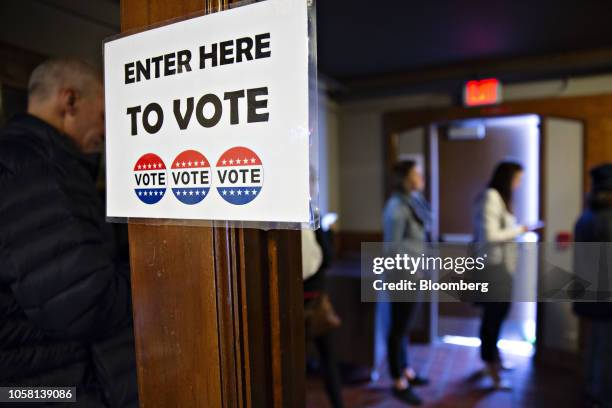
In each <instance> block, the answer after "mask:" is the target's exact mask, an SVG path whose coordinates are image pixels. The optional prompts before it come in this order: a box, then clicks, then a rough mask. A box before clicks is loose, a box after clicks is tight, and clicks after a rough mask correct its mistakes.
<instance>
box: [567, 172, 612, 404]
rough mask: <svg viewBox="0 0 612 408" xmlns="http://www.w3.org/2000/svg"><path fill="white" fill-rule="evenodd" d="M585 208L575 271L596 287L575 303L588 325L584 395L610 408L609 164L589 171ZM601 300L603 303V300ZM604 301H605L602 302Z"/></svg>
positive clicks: (611, 226) (611, 207)
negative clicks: (585, 393)
mask: <svg viewBox="0 0 612 408" xmlns="http://www.w3.org/2000/svg"><path fill="white" fill-rule="evenodd" d="M591 180H592V189H591V193H590V194H589V197H588V202H587V208H586V209H585V211H584V212H583V213H582V215H581V216H580V219H579V220H578V222H577V223H576V228H575V236H576V239H575V240H576V242H590V244H582V245H581V244H577V246H576V250H575V253H574V269H575V271H576V273H577V274H578V276H579V277H582V278H586V280H587V281H589V282H592V283H593V284H594V286H595V288H596V290H595V294H594V297H592V298H591V299H589V300H591V301H590V302H577V303H574V311H575V312H576V313H577V314H578V315H579V316H581V317H584V318H587V319H588V320H589V322H590V328H591V330H590V335H589V339H588V346H587V351H586V354H585V357H586V369H587V370H586V383H587V384H586V385H587V394H588V396H589V397H590V398H591V399H592V405H593V406H598V407H612V303H610V302H609V300H610V297H609V296H610V292H609V288H608V287H607V286H608V282H609V280H610V276H609V275H610V274H609V270H610V266H608V264H607V259H609V258H610V256H609V253H610V250H611V247H612V244H611V241H612V164H605V165H601V166H598V167H595V168H594V169H593V170H591ZM602 300H604V301H602ZM605 300H607V301H605Z"/></svg>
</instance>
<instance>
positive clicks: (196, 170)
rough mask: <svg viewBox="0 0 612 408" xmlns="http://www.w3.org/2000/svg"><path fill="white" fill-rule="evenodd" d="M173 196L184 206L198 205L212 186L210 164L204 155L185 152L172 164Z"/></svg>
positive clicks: (191, 151)
mask: <svg viewBox="0 0 612 408" xmlns="http://www.w3.org/2000/svg"><path fill="white" fill-rule="evenodd" d="M170 182H171V183H172V194H173V195H174V196H175V197H176V198H177V199H178V200H179V201H180V202H181V203H183V204H187V205H194V204H198V203H199V202H201V201H202V200H204V198H206V197H207V196H208V193H209V191H210V186H211V171H210V163H209V162H208V160H207V159H206V156H204V155H203V154H202V153H200V152H198V151H196V150H185V151H184V152H182V153H180V154H179V155H178V156H176V158H175V159H174V161H173V162H172V169H171V180H170Z"/></svg>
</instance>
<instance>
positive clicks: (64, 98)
mask: <svg viewBox="0 0 612 408" xmlns="http://www.w3.org/2000/svg"><path fill="white" fill-rule="evenodd" d="M76 100H77V95H76V91H75V90H74V89H72V88H63V89H60V91H59V102H60V106H61V108H62V111H63V112H65V113H66V114H69V115H73V114H74V113H75V111H76Z"/></svg>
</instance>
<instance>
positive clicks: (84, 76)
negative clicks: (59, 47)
mask: <svg viewBox="0 0 612 408" xmlns="http://www.w3.org/2000/svg"><path fill="white" fill-rule="evenodd" d="M101 81H102V77H101V75H100V72H99V71H98V70H97V69H96V68H94V67H93V66H92V65H90V64H88V63H87V62H85V61H81V60H79V59H73V58H53V59H50V60H47V61H45V62H43V63H42V64H40V65H39V66H37V67H36V68H35V69H34V71H33V72H32V75H30V80H29V82H28V98H29V99H31V98H37V99H45V98H46V97H48V96H50V95H51V94H52V93H53V91H55V90H57V89H60V88H63V87H71V88H74V89H75V90H77V91H80V92H82V93H87V92H88V91H89V90H90V89H91V84H92V83H99V84H100V83H101Z"/></svg>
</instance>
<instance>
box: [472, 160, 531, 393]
mask: <svg viewBox="0 0 612 408" xmlns="http://www.w3.org/2000/svg"><path fill="white" fill-rule="evenodd" d="M522 175H523V167H522V166H521V165H520V164H519V163H515V162H511V161H504V162H501V163H499V164H498V165H497V167H496V168H495V171H494V172H493V176H492V177H491V181H490V182H489V184H488V188H487V189H486V190H485V191H484V192H483V193H482V194H481V195H480V196H479V198H478V200H477V201H476V211H475V217H474V240H475V242H477V243H479V244H481V247H484V248H486V251H485V252H486V253H487V256H488V259H487V268H486V269H485V272H486V274H487V275H488V276H487V279H490V280H491V281H492V283H491V284H490V285H489V286H490V287H491V286H493V288H492V289H495V288H494V286H499V287H501V286H507V283H508V282H511V278H510V276H511V275H512V273H513V272H514V268H515V266H516V256H515V251H514V248H513V245H511V244H509V243H510V242H513V241H514V240H515V239H516V238H517V237H518V236H519V235H520V234H522V233H524V232H526V231H527V228H526V227H525V226H522V225H518V224H517V222H516V218H515V216H514V214H513V210H512V195H513V192H514V191H515V190H516V189H517V188H518V187H519V186H520V184H521V178H522ZM497 289H498V292H497V294H496V295H494V296H495V297H498V298H499V297H503V298H508V297H509V296H508V293H510V292H511V291H509V290H507V289H508V288H501V289H502V291H503V289H506V290H507V292H506V294H505V295H504V294H502V292H500V291H499V289H500V288H497ZM493 293H495V291H493ZM490 300H499V299H490ZM480 305H481V306H482V308H483V314H482V323H481V326H480V341H481V348H480V354H481V358H482V360H483V361H484V363H485V365H486V371H487V374H489V375H490V376H491V378H492V380H493V382H494V385H495V387H497V388H499V387H501V386H502V382H501V376H500V371H501V369H502V364H501V359H500V356H499V350H498V349H497V341H498V340H499V334H500V331H501V326H502V323H503V321H504V319H505V318H506V316H507V315H508V311H509V310H510V305H511V303H510V302H509V301H496V302H491V301H485V302H482V303H480Z"/></svg>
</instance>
